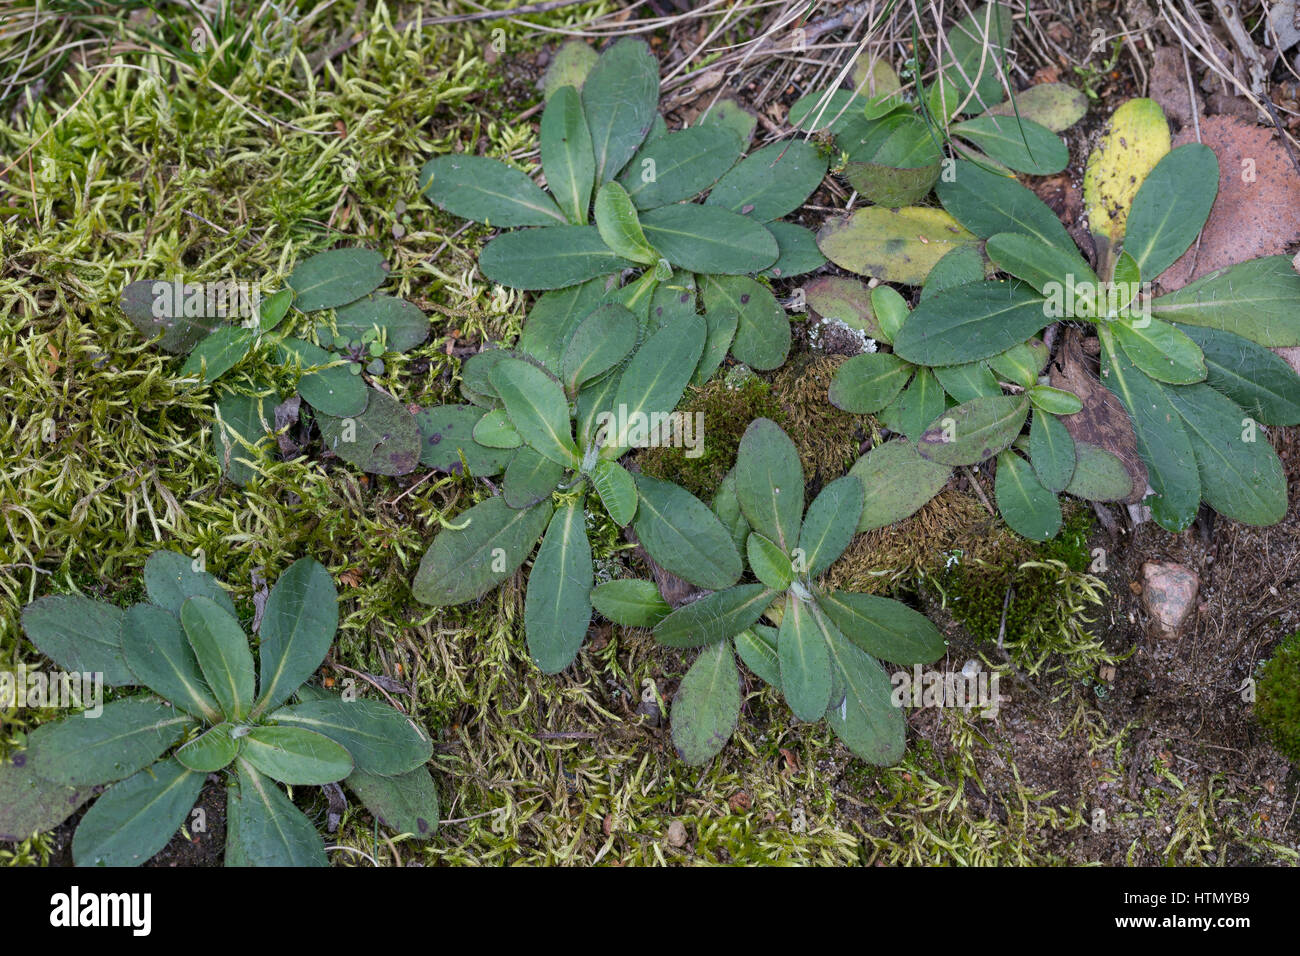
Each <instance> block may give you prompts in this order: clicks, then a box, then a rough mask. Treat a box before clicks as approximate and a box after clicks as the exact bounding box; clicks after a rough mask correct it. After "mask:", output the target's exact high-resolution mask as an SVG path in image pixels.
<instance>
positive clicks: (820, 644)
mask: <svg viewBox="0 0 1300 956" xmlns="http://www.w3.org/2000/svg"><path fill="white" fill-rule="evenodd" d="M833 627H834V625H832V624H831V623H830V622H829V621H827V620H826V619H824V618H821V617H819V616H818V615H817V614H816V612H815V611H814V609H813V606H812V605H811V604H810V603H809V604H806V603H804V602H803V601H802V600H800V599H799V598H798V597H797V596H795V595H794V594H790V595H789V596H787V598H786V602H785V614H784V615H783V616H782V618H781V627H780V628H779V629H778V631H777V638H776V653H777V657H778V659H779V660H780V662H781V692H782V693H783V694H784V695H785V700H786V703H788V704H789V705H790V710H792V711H793V712H794V715H795V716H796V717H798V718H799V719H800V720H803V721H808V722H811V721H814V720H820V719H821V718H822V717H823V716H824V715H825V714H826V707H827V705H828V704H829V703H830V698H831V659H830V652H829V651H828V650H827V648H826V641H827V639H828V638H827V637H826V630H828V629H830V628H833Z"/></svg>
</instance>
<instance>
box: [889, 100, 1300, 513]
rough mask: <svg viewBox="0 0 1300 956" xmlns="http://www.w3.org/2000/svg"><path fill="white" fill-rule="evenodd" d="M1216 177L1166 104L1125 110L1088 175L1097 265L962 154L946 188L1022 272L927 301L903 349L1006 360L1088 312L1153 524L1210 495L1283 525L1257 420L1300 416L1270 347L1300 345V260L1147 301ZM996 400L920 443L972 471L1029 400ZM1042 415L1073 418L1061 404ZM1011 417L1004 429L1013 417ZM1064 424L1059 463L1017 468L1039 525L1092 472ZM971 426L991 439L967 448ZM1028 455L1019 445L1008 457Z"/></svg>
mask: <svg viewBox="0 0 1300 956" xmlns="http://www.w3.org/2000/svg"><path fill="white" fill-rule="evenodd" d="M1217 188H1218V162H1217V160H1216V158H1215V156H1214V153H1213V152H1212V151H1211V150H1210V149H1208V148H1207V147H1205V146H1203V145H1200V144H1195V143H1193V144H1189V145H1186V146H1181V147H1178V148H1177V149H1173V150H1170V149H1169V132H1168V126H1167V125H1166V123H1165V119H1164V115H1163V113H1162V112H1161V110H1160V108H1159V106H1157V105H1156V104H1155V103H1154V102H1152V101H1150V100H1133V101H1130V102H1129V103H1127V104H1125V105H1124V106H1122V107H1121V108H1120V110H1119V111H1117V113H1116V115H1115V118H1114V120H1113V121H1112V124H1111V129H1110V132H1109V134H1108V136H1107V137H1106V138H1105V139H1104V140H1103V141H1102V144H1101V145H1100V147H1099V149H1098V150H1097V151H1096V152H1094V154H1093V155H1092V156H1091V157H1090V159H1089V164H1088V170H1087V175H1086V176H1085V201H1086V202H1087V203H1088V205H1089V214H1090V215H1089V222H1090V225H1091V228H1092V229H1093V231H1094V239H1095V241H1096V247H1097V252H1098V256H1097V262H1098V268H1097V271H1094V270H1093V268H1092V266H1091V265H1090V264H1089V262H1088V261H1087V260H1085V259H1084V258H1083V256H1082V255H1081V254H1080V252H1079V251H1078V249H1076V247H1075V245H1074V243H1073V242H1072V241H1071V239H1070V238H1069V235H1068V234H1067V232H1066V231H1065V229H1064V227H1063V226H1062V225H1061V223H1060V222H1059V221H1058V220H1057V219H1056V217H1055V215H1054V214H1053V213H1052V212H1051V210H1050V209H1048V207H1047V206H1046V205H1045V204H1044V203H1043V202H1042V201H1041V200H1039V199H1038V198H1037V197H1036V196H1035V195H1034V194H1033V193H1032V192H1031V191H1030V190H1028V189H1026V188H1025V187H1023V186H1021V185H1020V184H1018V183H1016V182H1015V181H1014V180H1012V179H1009V178H1006V177H1003V176H999V175H996V174H994V173H990V172H988V171H987V170H984V169H981V168H980V167H979V166H976V165H975V164H973V163H964V162H963V163H958V166H957V171H956V176H955V178H954V180H953V181H952V182H950V183H949V182H940V183H939V185H938V187H937V192H938V195H939V198H940V200H941V201H942V202H943V204H944V206H945V208H946V209H947V210H948V211H949V212H950V213H951V214H952V215H953V216H955V217H956V218H957V219H958V220H959V221H960V223H961V224H962V226H963V227H965V228H966V229H969V230H970V231H971V234H972V235H975V236H979V237H982V238H983V239H984V246H985V251H986V253H987V255H988V257H989V259H990V260H992V262H993V264H994V265H995V266H996V268H997V269H998V270H999V271H1001V272H1003V273H1005V274H1006V275H1008V276H1010V277H1011V278H1008V279H997V280H992V281H976V282H970V283H965V284H962V285H958V286H955V287H951V288H947V289H945V290H943V291H941V292H939V293H937V294H935V295H934V296H932V297H930V298H928V299H926V300H925V301H922V302H921V303H919V304H918V305H917V307H916V309H915V310H913V312H912V313H911V315H910V316H909V317H908V319H907V320H906V321H905V322H904V324H903V326H902V327H901V328H900V329H899V330H898V332H897V334H896V335H895V336H894V340H893V347H894V353H895V355H897V356H898V358H899V359H902V360H904V361H907V362H911V363H913V364H915V365H918V366H927V367H931V368H944V367H950V366H956V365H968V364H969V363H972V362H978V361H981V360H985V359H991V358H992V357H993V356H996V355H999V354H1002V353H1004V352H1005V351H1006V350H1007V349H1008V348H1011V347H1014V346H1016V345H1017V344H1019V343H1023V342H1024V340H1025V339H1026V338H1027V337H1028V336H1033V335H1035V334H1037V333H1038V332H1039V331H1041V330H1042V329H1043V328H1044V327H1046V326H1047V325H1049V324H1052V323H1053V322H1057V321H1061V320H1066V321H1077V322H1081V323H1087V324H1089V325H1090V326H1091V327H1092V328H1094V329H1095V330H1096V333H1097V336H1098V338H1099V340H1100V341H1099V347H1100V353H1101V382H1102V384H1104V385H1105V387H1106V388H1107V389H1109V390H1110V391H1111V392H1112V393H1114V395H1116V396H1117V397H1118V399H1119V401H1120V402H1121V403H1122V405H1123V407H1124V409H1125V410H1126V411H1127V414H1128V417H1129V419H1130V420H1131V425H1132V429H1133V432H1134V434H1135V437H1136V448H1137V452H1138V454H1139V455H1140V457H1141V460H1142V462H1143V463H1144V464H1145V466H1146V471H1147V475H1148V480H1149V482H1150V489H1151V494H1150V495H1149V497H1148V499H1147V503H1148V504H1149V505H1150V507H1151V512H1152V516H1153V517H1154V519H1155V520H1156V521H1157V522H1158V523H1159V524H1160V525H1161V526H1162V527H1164V528H1167V529H1169V530H1171V531H1181V530H1183V529H1185V528H1187V527H1188V526H1189V525H1190V524H1191V522H1192V520H1193V519H1194V518H1195V516H1196V513H1197V510H1198V507H1199V505H1200V503H1201V501H1202V500H1203V501H1204V502H1205V503H1206V504H1208V505H1209V506H1210V507H1212V508H1213V509H1215V510H1216V511H1218V512H1220V513H1221V514H1223V515H1225V516H1227V517H1230V518H1233V519H1235V520H1237V521H1241V522H1243V523H1246V524H1254V525H1268V524H1272V523H1275V522H1277V521H1279V520H1281V518H1282V517H1283V515H1284V514H1285V511H1286V500H1287V499H1286V482H1285V479H1284V476H1283V472H1282V467H1281V463H1280V461H1279V460H1278V457H1277V454H1276V453H1275V452H1274V451H1273V449H1272V447H1271V446H1270V445H1269V443H1268V441H1267V440H1266V437H1265V436H1264V435H1263V434H1262V432H1261V431H1260V430H1259V429H1258V427H1257V426H1260V425H1287V424H1294V423H1296V422H1300V388H1297V384H1298V381H1300V380H1298V379H1297V376H1296V374H1295V373H1294V372H1293V371H1292V370H1291V369H1290V367H1289V366H1287V365H1286V363H1285V362H1283V361H1282V360H1281V359H1280V358H1279V357H1278V356H1276V355H1275V354H1273V353H1271V352H1270V351H1269V350H1268V349H1269V347H1276V346H1292V345H1300V274H1297V273H1296V271H1295V269H1294V268H1292V266H1291V263H1290V262H1289V261H1288V260H1287V259H1286V257H1284V256H1270V257H1265V258H1261V259H1256V260H1252V261H1249V262H1243V263H1240V264H1238V265H1235V266H1230V267H1228V268H1226V269H1223V270H1220V271H1218V272H1214V273H1211V274H1209V275H1207V276H1205V277H1203V278H1201V279H1198V280H1196V281H1195V282H1193V283H1191V284H1190V285H1188V286H1186V287H1184V288H1182V289H1179V290H1177V291H1174V292H1170V293H1167V294H1164V295H1157V296H1155V297H1154V298H1151V299H1149V300H1148V299H1147V298H1145V296H1144V295H1143V294H1142V292H1141V290H1142V289H1144V287H1145V285H1146V284H1147V283H1150V282H1153V281H1156V280H1158V278H1159V276H1160V275H1161V274H1162V273H1163V272H1164V271H1165V270H1166V269H1168V268H1169V267H1170V266H1171V265H1172V264H1173V263H1174V261H1175V260H1177V259H1178V258H1179V257H1180V256H1182V255H1183V253H1184V252H1186V251H1187V249H1188V248H1189V247H1190V246H1191V245H1192V243H1193V242H1194V241H1195V240H1196V237H1197V235H1198V233H1199V232H1200V230H1201V227H1202V226H1203V225H1204V223H1205V220H1206V218H1207V216H1208V215H1209V212H1210V208H1211V206H1212V205H1213V203H1214V199H1215V196H1216V193H1217ZM1020 384H1022V385H1023V386H1024V387H1025V388H1026V391H1027V394H1029V393H1030V390H1032V389H1033V388H1034V386H1033V385H1031V384H1030V383H1029V380H1028V378H1026V379H1024V380H1023V381H1021V382H1020ZM1043 394H1046V393H1043ZM1056 399H1057V396H1053V397H1052V401H1053V402H1055V401H1056ZM982 401H985V403H986V404H985V405H984V406H983V408H984V411H983V412H982V413H981V414H978V415H976V414H974V413H971V414H970V415H969V417H967V418H964V419H963V418H961V417H959V416H955V415H954V417H957V418H958V421H957V427H956V430H955V433H954V431H953V430H952V429H949V430H948V432H947V434H946V436H945V434H944V433H943V432H942V429H941V427H940V425H941V423H936V425H935V426H932V428H931V429H929V430H927V433H926V434H925V435H924V436H922V438H921V440H920V442H919V443H918V450H919V451H920V452H921V454H922V455H924V456H927V457H931V458H932V459H934V460H936V461H940V462H945V463H950V464H970V463H973V461H974V460H977V459H972V457H971V456H970V455H968V454H966V453H965V451H963V452H962V453H961V454H959V455H956V454H954V452H955V451H956V450H958V449H969V450H970V451H972V452H974V451H976V450H978V451H979V453H980V457H987V455H985V454H984V452H985V451H986V450H987V452H988V453H989V454H993V453H996V452H997V448H996V447H995V445H996V444H998V443H996V442H988V443H986V441H985V440H986V437H987V436H988V434H989V433H990V431H991V432H992V433H994V434H997V435H1000V436H1001V437H1002V438H1006V437H1007V436H1008V435H1009V434H1011V422H1010V421H1009V419H1010V418H1011V414H1012V412H1011V405H1010V403H1011V401H1013V400H1012V399H995V400H982ZM994 404H997V405H999V407H1002V406H1005V407H1002V410H1001V412H1000V413H999V414H997V415H993V414H992V413H991V412H989V411H988V409H989V407H990V406H992V405H994ZM1019 407H1020V410H1019V411H1016V413H1015V414H1016V416H1022V415H1023V414H1024V413H1025V412H1027V407H1026V405H1025V403H1024V402H1020V406H1019ZM1036 409H1041V410H1043V411H1045V412H1047V413H1049V414H1052V413H1058V414H1059V413H1066V412H1067V409H1066V408H1065V406H1064V404H1063V403H1062V405H1061V407H1060V408H1053V407H1051V406H1048V407H1044V406H1042V405H1041V404H1036ZM1036 418H1037V415H1036ZM1047 420H1048V419H1047V418H1046V416H1044V418H1043V421H1047ZM1004 421H1005V422H1007V424H1006V425H1005V427H1004V426H1003V425H1002V424H999V423H1001V422H1004ZM1052 430H1054V431H1057V432H1058V437H1059V438H1060V441H1059V443H1058V442H1055V441H1053V442H1052V444H1053V445H1055V444H1059V446H1060V448H1059V451H1058V450H1057V449H1054V448H1049V446H1048V444H1047V443H1046V442H1045V441H1042V442H1040V447H1041V448H1043V450H1044V451H1043V454H1044V458H1043V461H1044V462H1050V464H1048V465H1047V467H1046V468H1039V467H1037V465H1038V462H1037V461H1035V467H1033V468H1030V467H1028V466H1025V465H1024V464H1023V463H1021V464H1017V465H1015V467H1016V469H1017V472H1016V473H1017V475H1018V478H1017V481H1016V484H1017V486H1020V487H1018V488H1017V489H1016V490H1015V492H1014V493H1015V495H1016V497H1017V498H1018V499H1019V500H1018V502H1017V505H1016V507H1017V510H1023V513H1024V517H1023V518H1022V519H1021V520H1022V521H1023V522H1024V523H1025V524H1026V526H1029V527H1032V526H1034V525H1035V524H1037V523H1043V524H1045V523H1046V522H1047V515H1048V512H1049V511H1050V509H1051V507H1052V505H1051V504H1049V498H1050V494H1045V492H1050V490H1051V488H1052V487H1053V485H1057V486H1059V485H1060V482H1061V481H1062V480H1067V481H1068V480H1073V479H1072V474H1073V472H1074V471H1075V470H1076V469H1078V468H1084V467H1085V462H1084V456H1083V455H1082V454H1080V452H1079V449H1078V448H1077V447H1076V448H1074V449H1071V447H1070V443H1069V442H1067V441H1066V440H1065V433H1064V431H1062V430H1059V429H1052ZM963 433H964V434H965V436H966V437H967V438H976V439H977V440H976V441H975V442H973V443H972V442H968V441H967V440H966V439H965V438H963V437H962V436H963ZM1013 437H1014V436H1013ZM954 438H955V440H954ZM1032 441H1033V435H1032V432H1031V436H1030V442H1031V445H1032ZM976 446H978V448H977V447H976ZM1109 450H1112V451H1113V450H1114V449H1109ZM1072 459H1073V466H1072V464H1071V460H1072ZM1013 461H1014V455H1010V454H1008V455H1006V456H1005V457H1003V458H1002V460H1001V462H1000V464H1001V465H1002V466H1004V467H1005V465H1006V464H1007V463H1009V462H1013ZM1053 475H1055V478H1054V479H1053V478H1052V476H1053ZM1000 483H1001V482H1000ZM1066 487H1068V485H1067V486H1066ZM1011 493H1012V492H1009V494H1011ZM1004 513H1005V511H1004Z"/></svg>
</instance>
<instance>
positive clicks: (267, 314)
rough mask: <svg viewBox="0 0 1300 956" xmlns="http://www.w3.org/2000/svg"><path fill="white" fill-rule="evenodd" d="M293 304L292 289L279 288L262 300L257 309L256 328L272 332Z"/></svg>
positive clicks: (263, 331) (264, 331)
mask: <svg viewBox="0 0 1300 956" xmlns="http://www.w3.org/2000/svg"><path fill="white" fill-rule="evenodd" d="M291 305H293V289H288V288H286V289H281V290H280V291H279V292H276V293H274V294H272V295H270V296H267V297H266V298H265V299H263V300H262V304H261V307H260V308H259V309H258V329H259V330H260V331H261V332H262V333H263V334H265V333H267V332H273V331H275V329H277V328H279V326H280V323H281V322H283V321H284V317H285V316H286V315H288V314H289V306H291Z"/></svg>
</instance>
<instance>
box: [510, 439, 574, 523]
mask: <svg viewBox="0 0 1300 956" xmlns="http://www.w3.org/2000/svg"><path fill="white" fill-rule="evenodd" d="M564 475H565V468H564V466H563V465H557V464H556V463H555V462H553V461H551V460H550V459H549V458H546V457H544V456H543V455H541V454H539V453H538V452H536V451H533V449H531V448H528V447H527V446H525V447H523V448H520V449H519V451H517V452H516V453H515V457H514V458H512V459H510V464H509V465H507V466H506V474H505V478H504V479H503V480H502V482H501V496H502V497H503V498H504V499H505V502H506V504H508V505H509V506H510V507H511V508H531V507H532V506H533V505H536V504H540V503H541V502H543V501H549V500H550V497H551V495H553V494H555V490H556V488H557V487H558V486H559V484H560V482H561V481H562V480H563V479H564Z"/></svg>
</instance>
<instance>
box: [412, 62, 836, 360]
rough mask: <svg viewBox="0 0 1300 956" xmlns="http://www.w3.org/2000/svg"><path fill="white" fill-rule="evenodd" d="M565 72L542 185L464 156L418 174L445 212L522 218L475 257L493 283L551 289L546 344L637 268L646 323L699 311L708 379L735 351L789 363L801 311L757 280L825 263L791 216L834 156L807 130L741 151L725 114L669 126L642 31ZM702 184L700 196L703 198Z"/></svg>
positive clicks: (544, 150)
mask: <svg viewBox="0 0 1300 956" xmlns="http://www.w3.org/2000/svg"><path fill="white" fill-rule="evenodd" d="M565 78H566V79H567V80H569V81H570V82H568V83H566V84H565V85H562V86H559V87H557V88H555V89H554V91H553V92H552V93H551V94H550V96H549V99H548V100H547V103H546V107H545V109H544V111H543V113H542V119H541V164H542V171H543V172H544V173H545V176H546V188H545V189H543V188H542V187H541V186H539V185H538V184H537V183H536V182H534V181H533V179H532V178H530V177H529V176H528V175H527V174H526V173H524V172H522V171H521V170H518V169H516V168H514V167H512V166H508V165H506V164H505V163H502V162H500V161H497V160H494V159H488V158H484V157H480V156H469V155H464V154H453V155H446V156H439V157H436V158H434V159H432V160H430V161H429V162H428V163H426V164H425V166H424V169H423V170H422V172H421V175H420V188H421V190H422V191H423V192H424V193H425V195H427V196H428V197H429V198H430V199H431V200H432V201H433V202H434V203H435V204H436V205H438V206H439V207H441V208H442V209H444V210H446V211H447V212H450V213H452V214H454V215H457V216H460V217H463V218H465V219H471V220H473V221H475V222H481V223H484V224H487V225H489V226H492V227H495V228H499V229H507V228H511V227H525V228H520V229H514V230H512V231H509V232H505V233H503V234H502V235H499V236H497V237H496V238H494V239H492V240H491V241H490V242H488V244H487V245H486V246H485V247H484V248H483V251H482V253H481V254H480V256H479V269H480V270H481V271H482V272H483V274H484V275H485V276H487V277H488V278H489V279H491V280H492V281H494V282H498V283H500V284H502V285H505V286H509V287H511V288H516V289H527V290H537V291H546V292H547V294H545V295H543V296H541V297H540V298H539V299H538V301H537V302H536V304H535V305H534V306H533V308H532V310H531V312H530V314H529V316H528V318H527V320H526V324H525V338H526V339H527V340H529V341H531V342H532V343H540V345H539V346H537V347H540V348H543V349H544V348H546V347H547V345H548V343H553V342H555V341H557V340H559V339H561V338H563V335H562V334H561V333H562V332H563V331H565V330H571V329H572V327H573V325H574V323H576V322H577V321H579V320H580V319H581V318H582V317H583V316H584V315H585V314H586V311H587V309H589V307H590V306H589V304H587V303H586V301H585V300H586V298H587V297H589V296H591V295H593V294H594V290H596V289H598V288H603V287H604V286H606V285H607V284H608V280H609V279H610V277H612V276H616V275H619V274H622V273H624V271H625V270H630V271H631V272H630V274H633V275H635V274H636V273H637V272H638V271H639V273H640V277H639V278H638V279H636V280H635V281H631V282H629V283H628V284H627V286H626V287H625V288H626V291H625V292H624V293H622V295H621V297H620V298H619V299H618V300H619V301H622V302H623V304H625V305H628V306H629V307H630V308H632V309H633V311H634V312H635V313H636V314H637V316H638V318H639V319H640V320H641V322H642V324H643V325H645V326H647V327H650V326H657V325H660V324H669V323H671V322H675V321H679V320H681V319H682V318H684V317H686V316H693V315H695V314H696V313H697V311H698V306H697V300H698V302H699V305H702V307H703V311H704V314H705V317H706V319H707V323H708V330H709V342H710V349H709V353H708V354H709V355H710V356H716V358H717V362H716V363H714V364H713V365H712V367H711V368H710V367H705V368H702V369H701V374H702V375H703V377H704V378H707V377H708V374H711V373H712V371H713V370H715V369H716V368H717V365H718V364H719V363H720V362H721V361H722V358H723V357H725V356H726V354H727V352H728V349H729V350H730V352H731V354H732V355H733V356H735V358H736V359H737V360H738V361H740V362H744V363H745V364H747V365H749V366H751V367H752V368H756V369H772V368H776V367H778V366H780V365H781V364H782V363H783V362H784V361H785V357H786V355H787V354H788V352H789V349H790V323H789V319H788V318H787V316H786V315H785V312H784V310H783V309H782V308H781V307H780V306H779V305H778V304H777V302H776V299H775V298H774V296H773V295H772V292H771V290H770V289H769V288H768V286H767V285H766V284H765V283H764V282H762V281H760V279H759V278H755V277H756V276H757V277H764V276H766V277H777V276H779V277H788V276H792V275H798V274H801V273H805V272H809V271H811V270H813V269H815V268H817V267H818V266H820V265H822V264H823V263H824V262H825V259H824V258H823V257H822V255H821V254H820V253H819V252H818V251H817V248H816V244H815V242H814V241H813V236H812V233H811V232H809V231H808V230H806V229H803V228H802V227H800V226H797V225H794V224H792V223H786V222H781V221H779V220H780V219H781V217H782V216H785V215H786V214H787V213H790V212H792V211H794V210H795V209H797V208H799V206H801V205H802V204H803V203H804V201H805V200H806V199H807V197H808V196H809V195H811V193H812V192H813V190H814V189H816V188H817V186H818V184H819V183H820V182H821V180H822V177H823V176H824V175H825V173H826V158H825V157H824V156H823V155H822V154H821V153H820V152H819V150H818V149H817V148H816V147H815V146H814V145H813V144H810V143H808V142H804V141H801V140H795V141H788V142H780V143H774V144H772V145H770V146H766V147H764V148H762V149H759V150H756V151H754V152H753V153H751V154H750V155H749V156H748V157H746V158H744V159H742V158H741V157H742V155H743V154H744V152H745V149H746V147H747V137H748V135H749V131H748V130H745V134H744V135H743V136H742V135H741V134H740V133H738V131H737V130H738V127H737V125H736V124H735V123H734V122H732V121H731V119H732V118H733V117H734V114H733V113H731V112H729V111H727V112H723V111H719V112H718V113H717V114H715V115H714V116H713V119H712V120H711V121H704V122H702V123H700V124H699V125H696V126H694V127H690V128H687V129H682V130H677V131H671V132H670V131H669V130H668V129H667V128H666V126H665V124H664V121H663V119H662V117H660V116H659V115H658V113H657V112H656V110H657V108H658V100H659V73H658V65H657V63H656V62H655V59H654V56H653V55H652V54H651V52H650V49H649V47H648V46H647V45H646V44H645V43H644V42H642V41H640V40H637V39H631V38H625V39H623V40H620V41H618V42H617V43H615V44H613V45H612V46H611V47H609V49H607V50H606V51H605V52H604V53H602V54H601V55H600V57H599V58H597V59H595V61H594V64H591V65H590V66H589V72H586V73H583V72H582V70H577V71H570V72H569V73H567V74H566V76H565ZM706 191H707V192H708V196H707V198H706V199H704V201H703V202H695V201H691V200H694V199H695V198H696V197H699V196H700V195H701V194H702V193H705V192H706ZM556 290H560V291H556ZM575 302H577V303H579V305H578V306H575V305H574V303H575ZM583 304H587V308H582V307H581V305H583ZM652 317H653V321H652ZM534 354H535V353H534ZM706 373H707V374H706Z"/></svg>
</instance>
